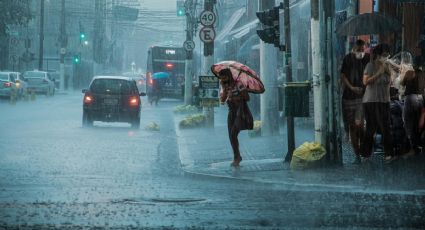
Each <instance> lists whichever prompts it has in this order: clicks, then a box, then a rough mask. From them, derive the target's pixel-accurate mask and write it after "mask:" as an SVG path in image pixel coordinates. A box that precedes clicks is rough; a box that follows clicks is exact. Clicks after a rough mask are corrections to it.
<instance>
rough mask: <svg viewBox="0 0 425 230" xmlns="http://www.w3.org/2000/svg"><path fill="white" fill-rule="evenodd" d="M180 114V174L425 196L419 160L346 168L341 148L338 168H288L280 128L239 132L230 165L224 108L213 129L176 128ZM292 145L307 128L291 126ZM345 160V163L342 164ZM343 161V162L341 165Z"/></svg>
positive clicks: (306, 136) (309, 135) (304, 137)
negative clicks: (272, 132)
mask: <svg viewBox="0 0 425 230" xmlns="http://www.w3.org/2000/svg"><path fill="white" fill-rule="evenodd" d="M183 117H184V115H176V116H175V118H174V120H175V126H176V132H177V141H178V146H179V154H180V161H181V165H182V168H183V170H184V171H185V172H186V173H190V174H196V175H203V176H212V177H221V178H230V179H242V180H250V181H255V182H262V183H273V184H280V185H284V186H287V187H288V189H299V188H304V189H319V190H340V191H352V192H377V193H382V192H385V193H388V192H393V193H403V194H406V193H408V194H421V195H425V157H424V156H418V157H414V158H412V159H408V160H402V159H400V160H398V161H396V162H394V163H393V164H391V165H384V164H383V163H382V155H380V154H375V155H374V156H373V157H372V159H371V161H370V162H368V163H366V164H362V165H352V164H350V163H348V162H351V161H352V159H353V157H352V156H353V153H352V152H351V149H350V148H349V145H347V144H345V145H344V148H343V149H344V154H343V157H344V166H343V167H335V168H320V169H310V170H290V169H289V164H288V163H284V162H283V159H284V157H285V155H286V151H287V146H286V140H287V136H286V134H285V133H286V132H284V131H285V130H286V127H285V128H284V129H282V128H281V132H280V133H281V134H280V135H278V136H270V137H254V138H252V137H249V136H248V132H247V131H243V132H241V134H239V143H240V149H241V154H242V157H243V161H242V162H241V166H240V167H239V168H233V167H230V163H231V160H232V158H233V154H232V150H231V147H230V143H229V140H228V136H227V123H226V119H227V107H225V106H222V107H219V108H215V127H214V128H200V129H182V130H180V129H179V128H178V123H179V121H180V120H182V118H183ZM295 134H296V146H299V145H301V144H302V143H304V142H305V141H312V140H314V133H313V130H312V129H306V128H302V127H296V130H295ZM347 159H348V160H347ZM347 161H348V162H347Z"/></svg>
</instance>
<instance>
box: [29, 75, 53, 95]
mask: <svg viewBox="0 0 425 230" xmlns="http://www.w3.org/2000/svg"><path fill="white" fill-rule="evenodd" d="M24 78H25V79H26V80H27V83H28V91H29V92H35V93H42V94H46V95H47V96H49V95H54V94H55V82H54V79H53V78H52V77H51V76H50V74H49V73H48V72H45V71H37V70H34V71H26V72H25V73H24Z"/></svg>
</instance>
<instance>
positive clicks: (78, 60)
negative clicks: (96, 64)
mask: <svg viewBox="0 0 425 230" xmlns="http://www.w3.org/2000/svg"><path fill="white" fill-rule="evenodd" d="M72 60H73V61H74V63H75V64H78V63H80V61H81V56H80V55H79V54H75V55H74V57H73V58H72Z"/></svg>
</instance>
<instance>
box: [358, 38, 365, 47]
mask: <svg viewBox="0 0 425 230" xmlns="http://www.w3.org/2000/svg"><path fill="white" fill-rule="evenodd" d="M364 45H366V42H365V41H363V40H362V39H359V40H357V41H356V46H357V47H362V46H364Z"/></svg>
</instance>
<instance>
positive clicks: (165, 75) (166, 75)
mask: <svg viewBox="0 0 425 230" xmlns="http://www.w3.org/2000/svg"><path fill="white" fill-rule="evenodd" d="M169 77H170V74H169V73H166V72H157V73H154V74H153V75H152V79H154V80H156V79H163V78H169Z"/></svg>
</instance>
